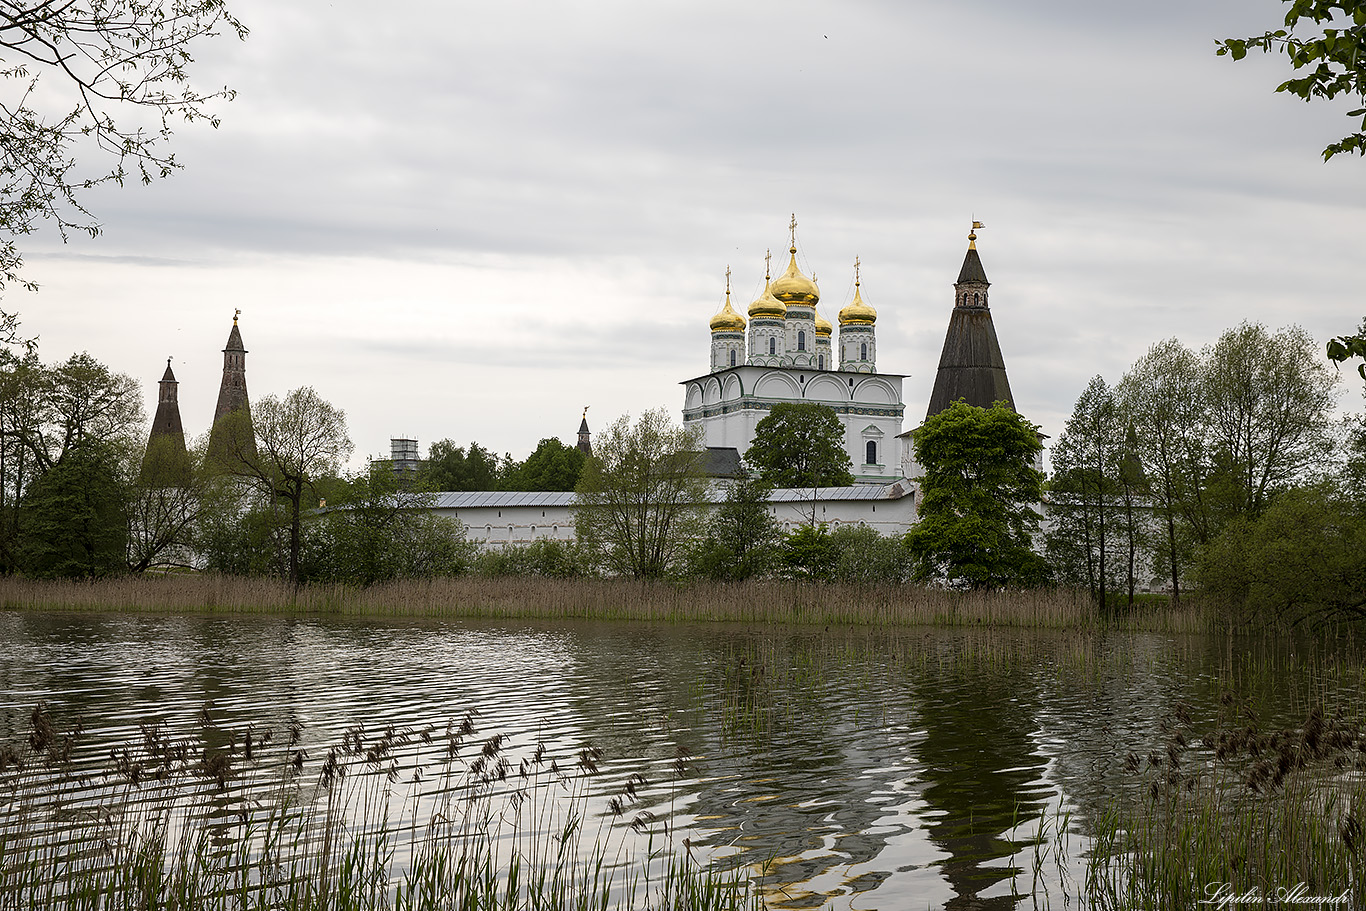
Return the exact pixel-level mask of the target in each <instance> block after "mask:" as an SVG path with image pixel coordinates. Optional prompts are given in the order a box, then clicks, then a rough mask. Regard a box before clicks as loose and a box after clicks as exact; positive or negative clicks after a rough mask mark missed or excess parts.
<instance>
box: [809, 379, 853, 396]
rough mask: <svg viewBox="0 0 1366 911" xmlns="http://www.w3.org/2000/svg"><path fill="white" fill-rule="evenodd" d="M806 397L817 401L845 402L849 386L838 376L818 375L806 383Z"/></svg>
mask: <svg viewBox="0 0 1366 911" xmlns="http://www.w3.org/2000/svg"><path fill="white" fill-rule="evenodd" d="M806 397H807V399H808V400H814V401H817V402H847V401H849V387H848V386H847V385H846V384H845V382H844V381H843V380H841V379H839V378H838V377H833V376H818V377H815V378H813V379H812V380H811V382H809V383H807V384H806Z"/></svg>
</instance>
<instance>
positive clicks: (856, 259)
mask: <svg viewBox="0 0 1366 911" xmlns="http://www.w3.org/2000/svg"><path fill="white" fill-rule="evenodd" d="M858 268H859V261H858V257H857V256H855V257H854V284H856V285H857V284H858Z"/></svg>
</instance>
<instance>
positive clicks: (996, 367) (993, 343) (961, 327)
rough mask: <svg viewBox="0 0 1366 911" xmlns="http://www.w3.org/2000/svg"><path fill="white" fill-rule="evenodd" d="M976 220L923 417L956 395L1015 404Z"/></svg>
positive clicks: (983, 403) (980, 402) (980, 403)
mask: <svg viewBox="0 0 1366 911" xmlns="http://www.w3.org/2000/svg"><path fill="white" fill-rule="evenodd" d="M981 227H983V225H982V223H981V222H979V221H974V222H973V223H972V230H971V231H970V232H969V233H968V252H967V255H966V256H964V257H963V268H962V269H960V270H959V272H958V281H956V282H954V285H953V291H954V303H953V312H952V313H951V314H950V315H949V328H948V332H947V333H946V334H945V336H944V350H943V352H942V353H941V354H940V355H939V372H938V373H937V374H936V375H935V378H934V391H933V392H932V393H930V408H929V411H928V412H927V413H926V415H925V416H926V417H927V418H928V417H933V416H934V415H936V414H939V413H940V412H941V411H945V410H946V409H948V407H949V406H950V405H952V404H953V403H954V402H956V401H958V400H959V399H963V400H964V401H966V402H967V403H968V404H969V405H975V406H977V407H979V408H990V407H991V406H992V405H993V404H994V403H995V402H1005V403H1007V404H1008V405H1010V406H1011V407H1012V408H1013V407H1014V402H1015V399H1014V396H1012V395H1011V392H1010V380H1009V379H1008V378H1007V377H1006V362H1005V359H1004V358H1003V357H1002V356H1001V344H1000V342H999V341H997V339H996V327H995V326H994V325H993V324H992V322H991V309H990V308H989V306H988V300H987V295H988V289H989V288H990V287H991V282H989V281H987V273H986V270H985V269H983V268H982V259H981V257H980V256H978V254H977V229H979V228H981Z"/></svg>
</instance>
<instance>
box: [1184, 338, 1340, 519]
mask: <svg viewBox="0 0 1366 911" xmlns="http://www.w3.org/2000/svg"><path fill="white" fill-rule="evenodd" d="M1317 347H1318V346H1317V345H1316V344H1315V343H1314V340H1313V339H1312V338H1311V337H1310V335H1309V334H1308V333H1307V332H1305V331H1304V330H1303V329H1301V328H1300V327H1298V326H1288V327H1286V328H1284V329H1280V330H1278V331H1277V332H1276V333H1275V334H1272V333H1270V332H1268V331H1267V329H1266V327H1265V326H1263V325H1261V324H1260V323H1243V324H1242V325H1240V326H1238V327H1236V328H1234V329H1230V330H1228V331H1227V332H1225V333H1224V334H1223V335H1221V336H1220V337H1219V341H1218V342H1216V343H1215V344H1214V345H1213V346H1212V347H1211V348H1207V349H1205V351H1204V352H1203V357H1202V360H1203V361H1204V364H1203V369H1202V381H1201V393H1202V395H1201V399H1202V402H1203V405H1204V407H1205V409H1206V411H1207V414H1208V421H1209V424H1208V427H1209V432H1210V440H1209V443H1208V446H1207V452H1208V454H1209V456H1210V457H1211V459H1212V463H1211V466H1210V474H1209V478H1208V481H1207V487H1208V492H1209V494H1210V495H1211V498H1212V503H1211V508H1212V509H1213V510H1214V515H1215V519H1216V525H1218V524H1222V522H1224V521H1227V519H1228V518H1230V517H1233V516H1238V515H1248V516H1251V517H1253V518H1256V517H1257V516H1259V515H1261V514H1262V513H1263V512H1264V511H1265V510H1266V508H1267V507H1268V506H1269V505H1270V503H1271V500H1272V498H1273V497H1274V496H1275V495H1276V493H1277V492H1279V491H1281V490H1284V489H1287V488H1289V487H1292V486H1295V485H1297V484H1300V483H1303V482H1304V481H1306V480H1308V479H1309V478H1310V477H1311V476H1312V475H1313V474H1315V473H1316V472H1318V471H1320V470H1322V469H1323V468H1325V467H1326V466H1327V464H1328V461H1329V457H1330V455H1331V452H1332V432H1331V419H1330V413H1331V411H1332V407H1333V387H1334V386H1335V385H1336V383H1337V377H1336V376H1335V375H1334V373H1333V371H1332V370H1330V369H1329V368H1328V367H1327V366H1325V365H1324V364H1323V363H1322V362H1321V361H1320V360H1319V354H1318V350H1317ZM1204 540H1208V537H1205V538H1204Z"/></svg>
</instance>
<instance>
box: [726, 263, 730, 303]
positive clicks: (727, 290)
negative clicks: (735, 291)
mask: <svg viewBox="0 0 1366 911" xmlns="http://www.w3.org/2000/svg"><path fill="white" fill-rule="evenodd" d="M726 297H730V266H726Z"/></svg>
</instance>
